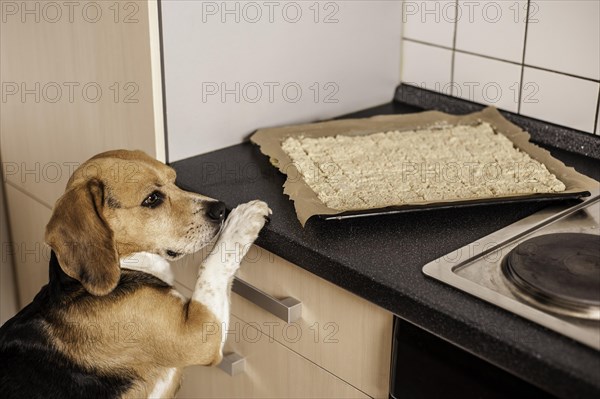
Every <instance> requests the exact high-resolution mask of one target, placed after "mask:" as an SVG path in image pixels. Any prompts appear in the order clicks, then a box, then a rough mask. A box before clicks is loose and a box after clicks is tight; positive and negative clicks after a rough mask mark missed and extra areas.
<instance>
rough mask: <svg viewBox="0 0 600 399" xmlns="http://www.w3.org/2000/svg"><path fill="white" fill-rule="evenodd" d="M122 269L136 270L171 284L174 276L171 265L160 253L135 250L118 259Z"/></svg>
mask: <svg viewBox="0 0 600 399" xmlns="http://www.w3.org/2000/svg"><path fill="white" fill-rule="evenodd" d="M120 264H121V268H122V269H130V270H137V271H140V272H144V273H148V274H151V275H153V276H155V277H157V278H159V279H161V280H162V281H164V282H165V283H167V284H169V285H173V281H174V279H175V278H174V277H173V272H172V271H171V265H170V264H169V262H167V260H166V259H165V258H163V257H162V256H160V255H156V254H151V253H149V252H136V253H134V254H131V255H127V256H125V257H123V258H121V260H120Z"/></svg>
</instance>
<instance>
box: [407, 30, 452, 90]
mask: <svg viewBox="0 0 600 399" xmlns="http://www.w3.org/2000/svg"><path fill="white" fill-rule="evenodd" d="M403 54H404V56H403V57H402V82H404V83H407V84H410V85H413V86H418V87H422V88H425V89H428V90H434V91H437V92H442V93H444V94H448V95H449V94H451V92H450V88H451V85H450V84H451V79H452V77H451V73H450V72H451V68H452V50H448V49H444V48H440V47H435V46H429V45H427V44H421V43H414V42H411V41H407V40H404V41H403Z"/></svg>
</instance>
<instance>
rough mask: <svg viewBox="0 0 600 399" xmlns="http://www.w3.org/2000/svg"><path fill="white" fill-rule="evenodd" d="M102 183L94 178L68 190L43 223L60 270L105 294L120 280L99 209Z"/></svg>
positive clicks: (110, 236)
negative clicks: (46, 221)
mask: <svg viewBox="0 0 600 399" xmlns="http://www.w3.org/2000/svg"><path fill="white" fill-rule="evenodd" d="M103 206H104V185H103V184H102V182H100V181H99V180H97V179H92V180H90V181H88V182H86V183H85V184H80V185H78V186H76V187H74V188H71V189H70V190H69V191H67V192H66V193H65V194H64V195H63V196H62V197H60V198H59V200H58V201H57V203H56V205H55V207H54V211H53V213H52V217H51V218H50V222H48V225H47V226H46V243H47V244H48V245H50V247H51V248H52V249H53V250H54V252H55V253H56V256H57V258H58V261H59V263H60V265H61V267H62V269H63V271H64V272H65V273H66V274H67V275H69V276H70V277H72V278H74V279H76V280H79V281H80V282H81V284H82V285H83V286H84V288H85V289H86V290H87V291H88V292H89V293H90V294H93V295H106V294H108V293H110V292H111V291H112V290H113V289H114V288H115V287H116V286H117V284H118V283H119V278H120V276H121V268H120V267H119V256H118V254H117V249H116V246H115V243H114V240H113V232H112V230H111V229H110V228H109V226H108V225H107V223H106V221H105V219H104V217H103V215H102V209H103Z"/></svg>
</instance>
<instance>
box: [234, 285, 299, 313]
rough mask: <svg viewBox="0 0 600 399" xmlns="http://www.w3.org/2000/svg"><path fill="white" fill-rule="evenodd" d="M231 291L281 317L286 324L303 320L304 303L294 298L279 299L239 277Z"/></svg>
mask: <svg viewBox="0 0 600 399" xmlns="http://www.w3.org/2000/svg"><path fill="white" fill-rule="evenodd" d="M231 290H232V291H233V292H235V293H236V294H238V295H239V296H241V297H242V298H246V299H247V300H249V301H250V302H252V303H254V304H255V305H257V306H259V307H261V308H263V309H264V310H266V311H267V312H269V313H272V314H273V315H275V316H277V317H279V318H280V319H281V320H283V321H285V322H286V323H293V322H294V321H296V320H299V319H300V318H302V302H300V301H299V300H297V299H294V298H289V297H288V298H284V299H277V298H274V297H272V296H271V295H269V294H267V293H266V292H263V291H261V290H259V289H258V288H256V287H254V286H252V285H250V284H248V283H247V282H245V281H244V280H241V279H239V278H237V277H235V278H234V280H233V286H232V287H231Z"/></svg>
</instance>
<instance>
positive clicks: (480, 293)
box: [423, 191, 600, 350]
mask: <svg viewBox="0 0 600 399" xmlns="http://www.w3.org/2000/svg"><path fill="white" fill-rule="evenodd" d="M556 233H579V234H581V233H583V234H585V235H586V236H585V237H586V238H587V239H588V240H589V239H590V238H591V239H592V241H591V242H594V239H596V238H597V239H598V240H597V241H596V242H598V243H600V191H595V192H593V193H592V195H591V196H590V197H587V198H586V199H585V200H583V201H582V202H581V203H579V204H577V205H574V206H570V207H567V206H564V205H563V206H552V207H548V208H545V209H543V210H541V211H539V212H537V213H535V214H533V215H531V216H529V217H527V218H524V219H522V220H520V221H518V222H516V223H514V224H512V225H510V226H507V227H505V228H503V229H501V230H498V231H496V232H495V233H492V234H490V235H488V236H486V237H483V238H482V239H480V240H477V241H475V242H473V243H471V244H469V245H466V246H464V247H462V248H460V249H458V250H456V251H454V252H452V253H449V254H447V255H445V256H443V257H441V258H439V259H437V260H435V261H433V262H430V263H428V264H427V265H425V267H424V268H423V273H425V274H426V275H428V276H430V277H433V278H436V279H438V280H440V281H443V282H445V283H447V284H449V285H452V286H454V287H456V288H458V289H460V290H462V291H465V292H467V293H469V294H471V295H474V296H476V297H478V298H481V299H483V300H485V301H488V302H490V303H492V304H494V305H497V306H499V307H501V308H504V309H506V310H508V311H510V312H512V313H515V314H517V315H519V316H522V317H524V318H526V319H529V320H531V321H533V322H536V323H538V324H540V325H543V326H545V327H547V328H549V329H551V330H554V331H556V332H558V333H560V334H563V335H566V336H568V337H570V338H572V339H574V340H576V341H579V342H581V343H583V344H585V345H588V346H590V347H592V348H594V349H596V350H600V310H599V308H598V301H597V300H596V299H597V298H596V295H595V292H597V293H598V297H599V298H600V285H599V286H597V287H596V286H595V284H596V281H598V279H597V277H598V276H596V273H599V274H600V269H599V266H598V255H597V252H596V251H600V249H597V248H600V245H598V246H597V248H593V247H590V246H588V245H587V244H586V245H585V246H584V247H585V248H586V251H587V253H586V254H584V255H582V254H581V253H580V251H579V250H577V251H579V252H577V253H576V254H575V255H574V256H573V257H571V259H572V258H575V257H577V258H579V259H578V263H577V265H578V266H577V267H579V266H582V267H585V268H586V273H588V277H584V278H583V283H584V284H586V285H587V287H586V288H587V290H588V291H587V292H588V293H589V292H590V281H594V282H593V283H592V284H593V285H592V287H591V292H592V296H593V297H594V298H593V300H592V301H591V303H588V302H590V301H587V302H586V301H585V300H584V304H583V307H577V308H571V307H570V306H569V303H567V304H566V306H561V298H559V300H558V301H552V300H547V299H548V298H547V297H546V296H545V295H539V294H536V290H535V289H533V290H531V291H530V290H528V289H527V287H523V284H519V280H520V279H519V278H517V279H516V280H517V281H515V280H514V279H511V280H512V281H510V280H509V278H510V277H511V273H510V272H507V269H506V262H507V259H510V256H508V257H507V255H508V254H515V253H516V252H518V251H519V250H521V251H522V249H523V248H525V249H526V250H528V249H527V248H528V247H529V248H530V249H531V248H536V250H537V251H538V253H542V252H544V254H545V252H546V250H545V249H544V250H542V249H541V248H542V247H540V246H539V245H536V244H535V243H536V242H539V240H540V237H541V236H544V235H549V234H556ZM589 235H592V237H590V236H589ZM536 237H537V238H536ZM555 237H561V236H555ZM581 237H583V236H581ZM532 239H533V240H532ZM559 242H560V241H559ZM517 246H519V248H517V249H515V248H516V247H517ZM532 246H533V247H532ZM558 246H562V244H559V245H558ZM513 250H514V251H513ZM511 251H512V252H511ZM533 252H535V251H533ZM538 255H539V254H538ZM546 258H551V257H549V256H546ZM582 260H583V264H582V263H581V261H582ZM503 262H504V269H505V270H504V271H503ZM561 262H563V261H561ZM563 263H564V262H563ZM566 263H567V266H568V267H567V270H566V273H567V274H569V268H570V267H571V265H569V263H571V261H567V262H566ZM541 265H546V267H547V268H554V266H553V265H552V262H549V261H546V260H545V261H543V262H541ZM536 267H537V266H536ZM540 267H542V268H543V267H544V266H540ZM517 271H518V270H517ZM571 271H572V270H571ZM518 272H520V271H518ZM531 276H532V281H534V282H536V280H537V279H538V278H539V277H540V275H539V274H538V273H535V270H534V273H532V274H531ZM567 277H569V276H567V275H562V276H561V275H559V276H558V280H557V281H556V284H552V285H555V286H556V287H560V285H561V284H565V285H569V287H566V288H571V287H570V284H573V283H572V282H571V281H570V280H569V279H568V278H567ZM589 277H593V279H591V278H589ZM563 288H565V287H563ZM566 291H567V293H568V291H569V290H568V289H567V290H566ZM562 294H565V292H562ZM588 296H589V295H588ZM563 297H564V295H563Z"/></svg>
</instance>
